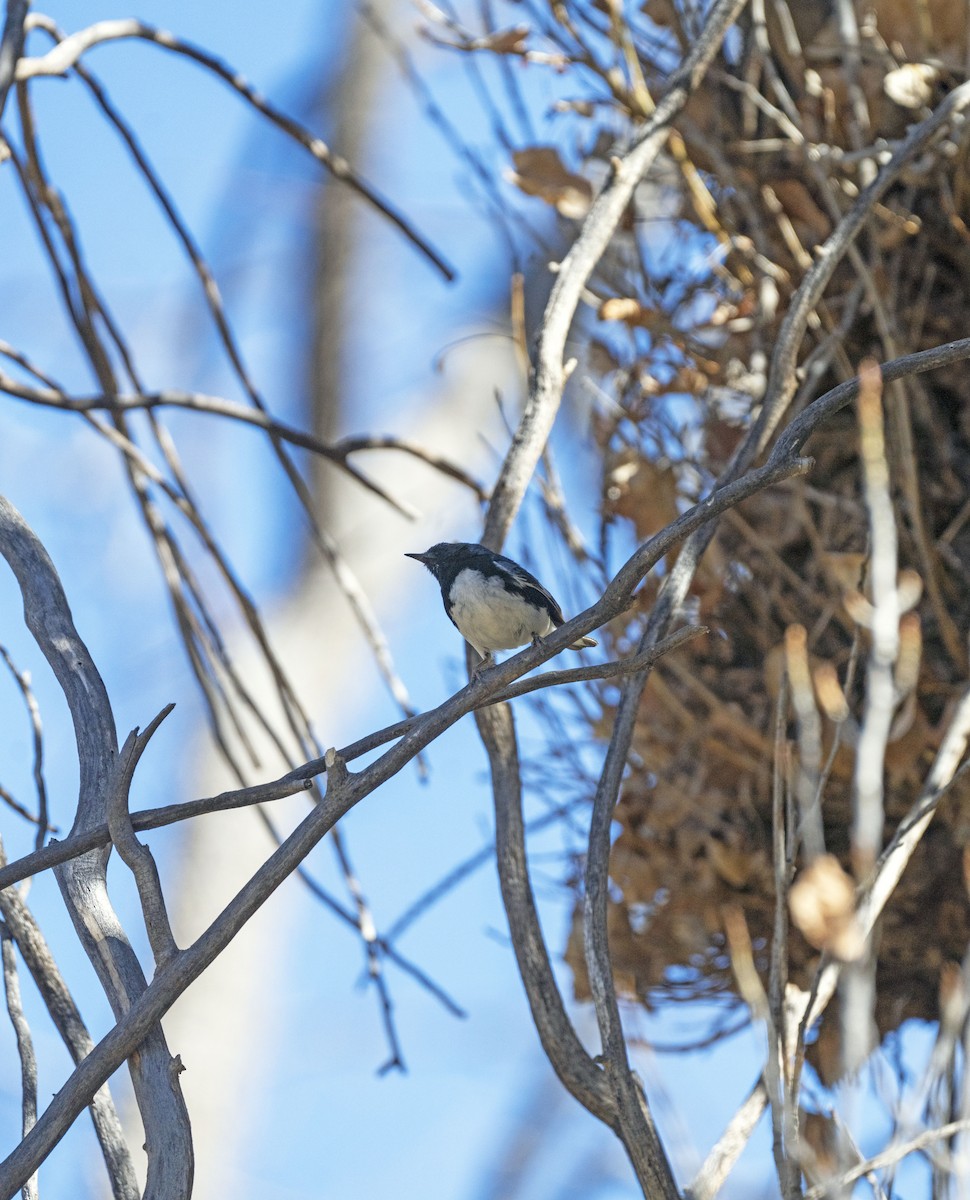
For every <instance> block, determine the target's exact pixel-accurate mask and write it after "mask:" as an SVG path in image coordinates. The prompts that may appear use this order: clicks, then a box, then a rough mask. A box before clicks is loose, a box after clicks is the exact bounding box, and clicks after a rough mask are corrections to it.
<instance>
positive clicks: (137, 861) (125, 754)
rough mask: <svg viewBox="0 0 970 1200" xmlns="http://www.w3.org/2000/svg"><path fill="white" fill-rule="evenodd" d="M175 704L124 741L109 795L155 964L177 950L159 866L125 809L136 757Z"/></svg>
mask: <svg viewBox="0 0 970 1200" xmlns="http://www.w3.org/2000/svg"><path fill="white" fill-rule="evenodd" d="M174 707H175V705H174V704H169V705H168V706H167V707H166V708H164V709H162V711H161V712H160V713H159V714H158V716H157V717H156V718H155V719H154V720H153V721H152V723H151V724H150V725H149V726H148V728H147V729H146V730H145V732H144V733H141V734H140V733H139V732H138V730H137V729H133V730H132V731H131V733H129V735H128V737H127V739H126V740H125V744H124V746H123V747H122V748H121V754H120V755H119V756H118V763H117V767H116V770H115V776H114V779H113V781H112V785H111V790H110V792H109V795H108V804H107V815H108V832H109V833H110V834H111V841H112V844H113V845H114V847H115V849H116V850H117V851H118V854H119V855H120V856H121V858H122V859H123V860H124V862H125V864H126V865H127V866H128V867H129V869H130V870H131V873H132V875H134V877H135V884H136V886H137V888H138V898H139V899H140V901H141V907H142V913H143V914H144V917H145V929H146V931H147V932H148V941H149V943H150V945H151V948H152V953H153V954H154V956H155V965H156V966H162V965H163V964H164V963H166V962H168V960H169V959H171V958H173V957H174V956H175V955H176V954H177V953H178V946H177V945H176V944H175V937H174V935H173V933H172V926H171V923H170V922H169V919H168V913H167V911H166V908H165V899H164V896H163V895H162V884H161V880H160V879H159V877H158V867H157V866H156V865H155V859H154V858H153V857H152V853H151V851H150V850H149V849H148V847H147V846H143V845H142V844H141V842H139V840H138V839H137V838H136V837H135V831H134V829H133V828H132V824H131V814H130V812H129V811H128V794H129V791H130V788H131V781H132V777H133V776H134V773H135V768H136V767H137V765H138V760H139V759H140V758H141V756H142V754H143V752H144V750H145V747H146V746H147V745H148V742H149V740H150V739H151V736H152V734H153V733H154V732H155V730H156V729H157V728H158V726H159V725H160V724H161V723H162V721H164V719H165V718H166V717H167V716H168V714H169V713H170V712H171V711H172V709H173V708H174Z"/></svg>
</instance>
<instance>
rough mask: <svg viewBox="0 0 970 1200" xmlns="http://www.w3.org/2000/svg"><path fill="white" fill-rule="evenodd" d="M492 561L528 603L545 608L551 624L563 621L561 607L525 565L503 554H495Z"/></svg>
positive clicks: (559, 623) (558, 623)
mask: <svg viewBox="0 0 970 1200" xmlns="http://www.w3.org/2000/svg"><path fill="white" fill-rule="evenodd" d="M493 561H494V562H495V565H496V566H497V567H498V568H499V569H500V570H501V571H503V572H504V573H505V574H506V575H507V576H508V578H509V579H511V580H512V582H513V583H514V584H515V585H516V588H517V589H518V591H519V592H520V594H521V595H522V597H523V599H525V600H528V602H529V603H530V604H534V605H535V606H536V607H537V608H545V609H547V610H548V613H549V618H550V620H551V621H552V623H553V625H562V624H563V623H564V621H565V619H566V618H565V617H564V616H563V615H562V609H561V608H560V607H559V604H558V603H557V601H556V599H555V597H554V596H553V595H551V593H549V592H548V591H547V590H546V589H545V588H544V587H543V586H542V584H541V583H540V582H539V580H538V579H536V577H535V576H534V575H532V574H530V572H528V571H527V570H526V569H525V567H522V566H519V564H518V563H517V562H513V561H512V559H511V558H506V557H505V555H504V554H496V555H495V556H494V560H493Z"/></svg>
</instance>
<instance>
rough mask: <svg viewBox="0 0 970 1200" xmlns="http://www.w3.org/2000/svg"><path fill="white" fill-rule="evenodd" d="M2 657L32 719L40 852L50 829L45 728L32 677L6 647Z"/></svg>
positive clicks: (3, 648)
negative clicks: (45, 771) (45, 769)
mask: <svg viewBox="0 0 970 1200" xmlns="http://www.w3.org/2000/svg"><path fill="white" fill-rule="evenodd" d="M0 657H2V658H3V661H4V662H5V663H6V664H7V667H8V668H9V669H10V674H11V675H12V676H13V677H14V680H15V681H16V684H17V687H18V688H19V689H20V694H21V695H22V696H23V700H24V705H25V706H26V708H27V715H28V717H29V718H30V729H31V735H32V740H33V744H34V789H35V791H36V792H37V816H36V817H32V818H31V819H32V820H36V822H37V837H36V838H35V841H34V845H35V847H36V849H38V850H39V849H40V847H41V846H43V844H44V839H45V838H46V836H47V832H48V830H49V828H50V826H49V824H48V820H49V818H48V812H47V784H46V782H45V780H44V728H43V725H42V724H41V719H40V707H39V705H38V704H37V697H36V696H35V695H34V691H33V688H32V687H31V686H30V675H29V674H28V673H27V672H26V671H18V670H17V667H16V664H15V663H14V661H13V659H12V658H11V657H10V652H9V651H8V650H7V648H6V646H0Z"/></svg>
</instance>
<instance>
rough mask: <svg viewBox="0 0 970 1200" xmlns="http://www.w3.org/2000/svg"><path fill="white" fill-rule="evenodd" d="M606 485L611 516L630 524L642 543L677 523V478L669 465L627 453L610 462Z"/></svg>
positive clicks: (632, 452) (631, 452)
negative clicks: (624, 519) (675, 521)
mask: <svg viewBox="0 0 970 1200" xmlns="http://www.w3.org/2000/svg"><path fill="white" fill-rule="evenodd" d="M604 482H605V492H606V507H607V508H608V510H609V512H610V513H611V514H613V515H615V516H618V517H625V518H626V519H627V520H628V521H631V522H632V523H633V527H634V529H635V530H636V534H637V537H638V538H639V539H640V540H641V541H642V540H644V539H645V538H648V537H650V536H652V535H653V534H655V533H657V532H658V530H661V529H664V528H666V526H668V525H669V524H670V523H671V521H674V520H676V518H677V477H676V475H675V474H674V469H673V467H672V466H671V465H670V463H668V462H666V461H663V460H661V461H660V462H654V461H652V460H650V459H644V458H640V456H639V455H638V454H637V453H636V452H635V451H633V450H630V451H626V452H624V453H621V454H618V455H616V456H615V457H614V458H613V460H612V461H611V462H610V464H609V466H608V468H607V473H606V479H605V481H604Z"/></svg>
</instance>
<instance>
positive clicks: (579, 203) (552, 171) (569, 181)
mask: <svg viewBox="0 0 970 1200" xmlns="http://www.w3.org/2000/svg"><path fill="white" fill-rule="evenodd" d="M512 162H513V163H514V165H515V170H514V171H511V172H509V173H508V175H507V178H508V179H509V180H510V182H512V183H514V184H515V186H516V187H517V188H518V189H519V190H520V191H523V192H525V194H526V195H527V196H536V197H538V198H539V199H540V200H544V201H545V202H546V204H551V205H552V207H553V208H554V209H555V210H556V212H558V213H559V214H560V216H563V217H569V218H571V219H573V220H579V219H580V218H581V217H584V216H585V215H586V213H587V212H588V211H589V206H590V204H591V203H592V202H593V187H592V184H591V183H590V182H589V180H588V179H586V178H584V177H583V176H582V175H577V174H576V173H575V172H574V171H570V170H568V168H567V167H566V166H565V164H564V163H563V161H562V159H561V158H560V157H559V151H558V150H557V149H556V148H555V146H529V147H527V148H526V149H525V150H516V151H515V152H514V153H513V155H512Z"/></svg>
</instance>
